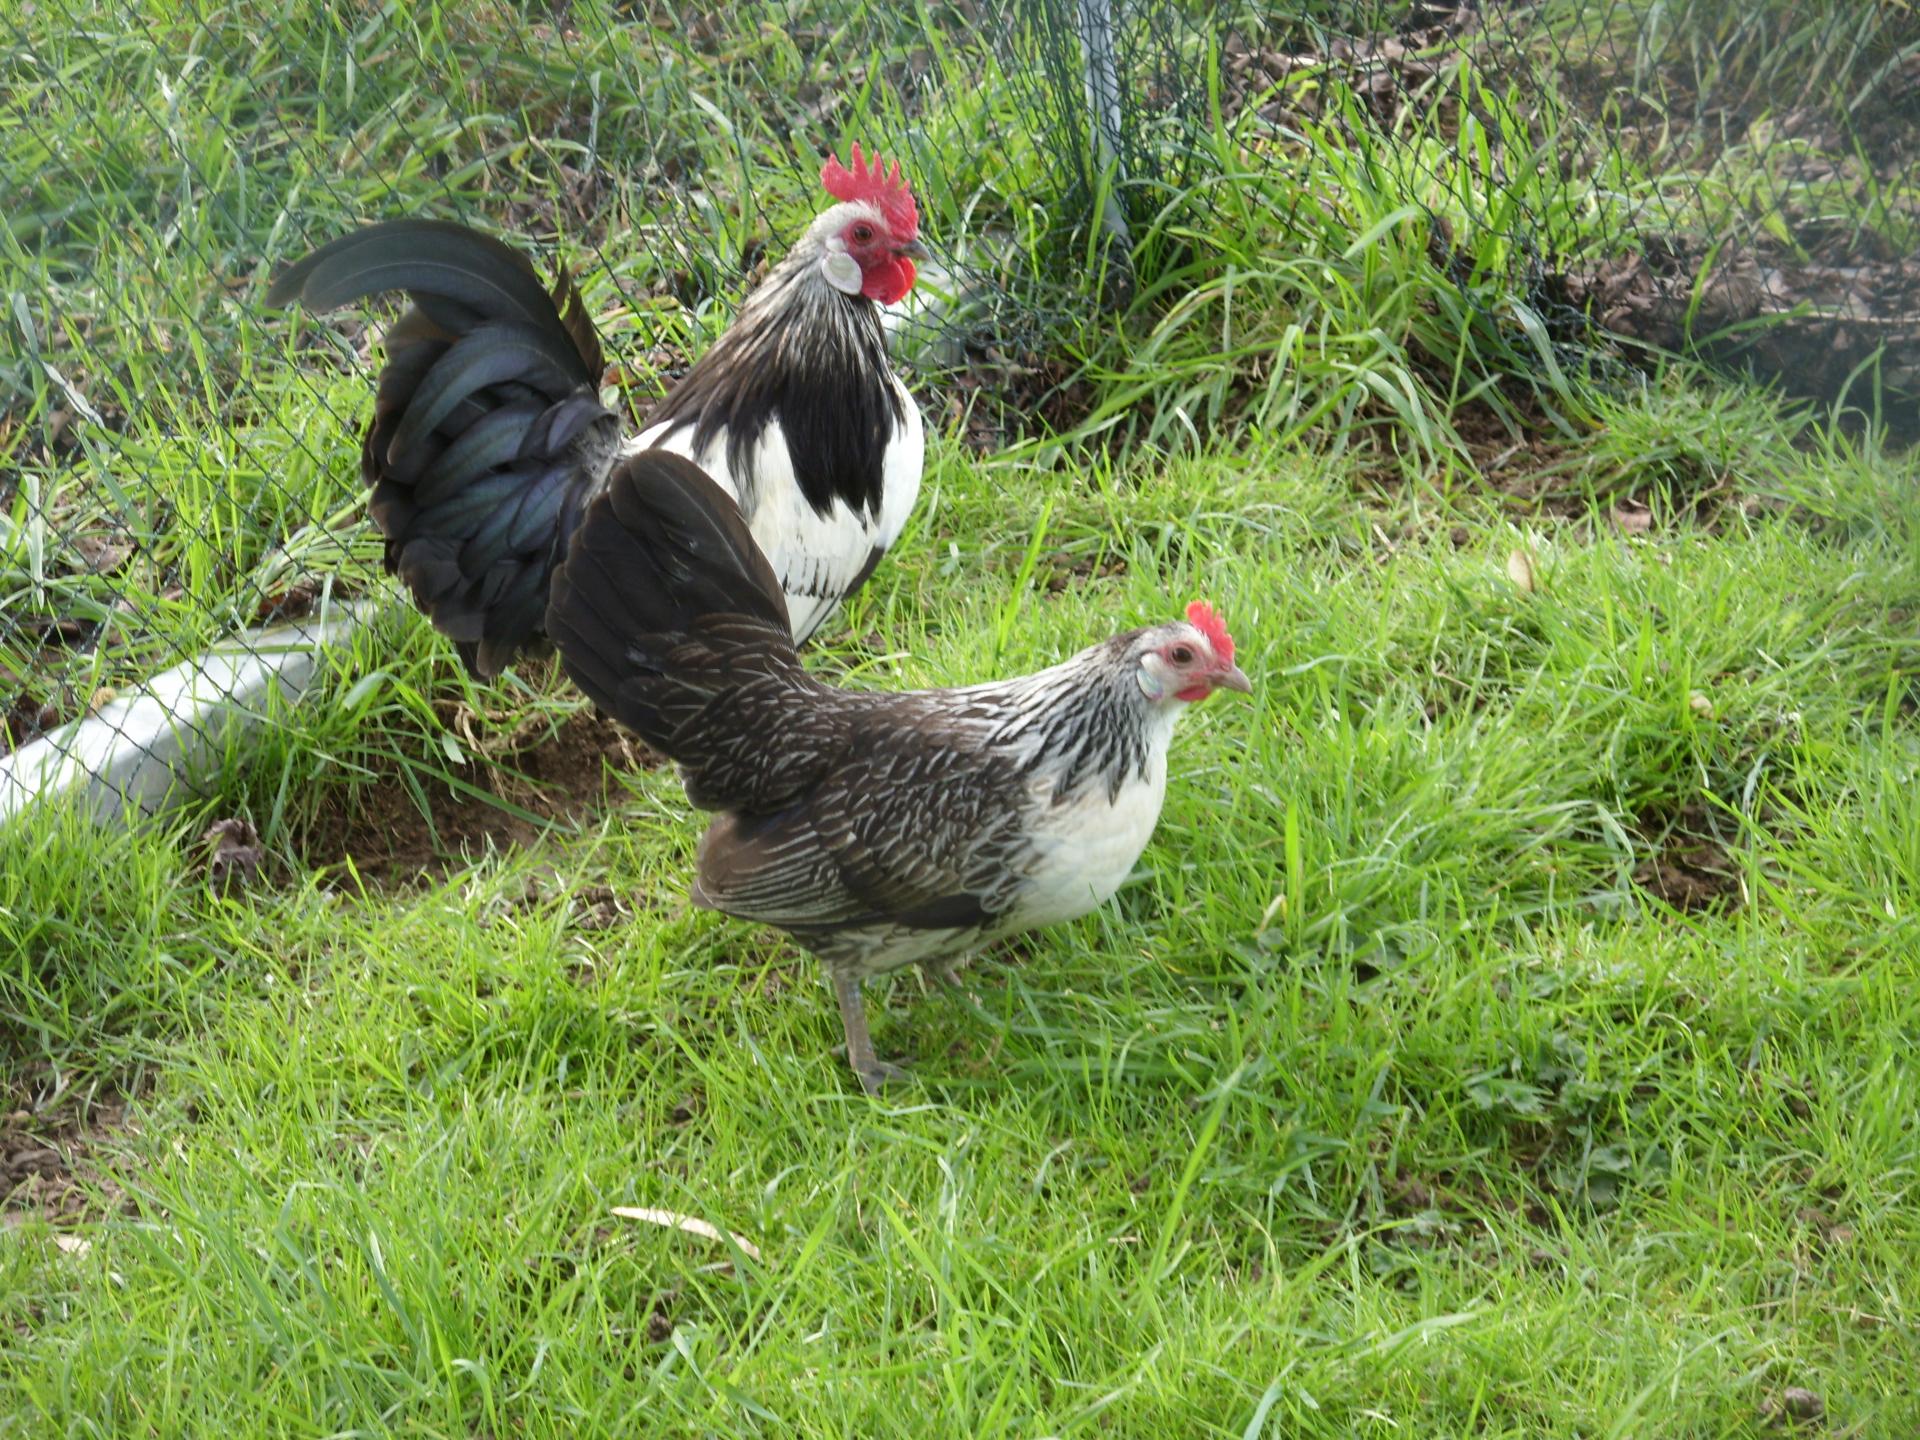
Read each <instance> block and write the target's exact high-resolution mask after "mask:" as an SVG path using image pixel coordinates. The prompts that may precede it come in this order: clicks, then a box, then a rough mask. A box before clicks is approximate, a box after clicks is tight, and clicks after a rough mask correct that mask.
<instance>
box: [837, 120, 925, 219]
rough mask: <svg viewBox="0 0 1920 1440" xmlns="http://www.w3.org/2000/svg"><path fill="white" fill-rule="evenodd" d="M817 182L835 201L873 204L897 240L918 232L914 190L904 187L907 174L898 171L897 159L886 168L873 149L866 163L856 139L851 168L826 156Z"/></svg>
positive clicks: (918, 215) (917, 213)
mask: <svg viewBox="0 0 1920 1440" xmlns="http://www.w3.org/2000/svg"><path fill="white" fill-rule="evenodd" d="M820 183H821V184H822V185H824V186H826V187H827V193H828V194H829V195H831V196H833V198H834V199H836V200H864V201H866V202H867V203H868V204H869V205H872V206H874V207H875V208H876V209H878V210H879V212H880V213H881V214H882V215H884V216H885V217H886V221H887V228H888V229H889V230H891V231H893V235H894V238H895V239H896V240H903V241H904V240H911V239H913V238H914V237H915V236H917V235H918V234H919V233H920V207H919V206H917V205H915V204H914V203H913V191H912V190H911V189H909V188H908V186H907V177H906V176H905V175H902V174H901V173H900V162H899V161H897V160H896V161H895V162H894V164H893V168H892V169H891V170H889V169H888V168H887V162H886V161H885V159H883V158H882V157H881V156H880V155H879V153H878V152H876V153H875V154H874V157H873V160H872V161H871V163H869V162H868V161H867V160H865V159H864V158H862V156H861V154H860V144H859V142H858V141H855V142H854V146H853V168H852V169H848V168H847V167H846V166H845V165H842V164H841V163H840V157H839V156H838V155H829V156H827V163H826V164H824V165H822V166H821V167H820Z"/></svg>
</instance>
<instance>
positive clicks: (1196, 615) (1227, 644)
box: [1187, 600, 1233, 665]
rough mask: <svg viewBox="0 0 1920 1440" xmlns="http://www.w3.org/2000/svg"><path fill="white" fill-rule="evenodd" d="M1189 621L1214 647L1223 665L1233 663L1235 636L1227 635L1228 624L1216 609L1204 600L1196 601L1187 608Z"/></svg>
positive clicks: (1214, 651)
mask: <svg viewBox="0 0 1920 1440" xmlns="http://www.w3.org/2000/svg"><path fill="white" fill-rule="evenodd" d="M1187 621H1188V623H1189V624H1191V625H1192V626H1193V628H1194V629H1196V630H1198V631H1199V632H1200V633H1201V634H1202V635H1204V636H1206V637H1207V644H1209V645H1211V646H1212V647H1213V653H1214V654H1215V655H1216V656H1217V657H1218V658H1219V660H1220V663H1221V664H1223V665H1230V664H1232V663H1233V636H1231V635H1229V634H1228V633H1227V622H1226V621H1224V620H1222V619H1221V618H1220V616H1219V615H1218V614H1217V613H1215V611H1214V608H1213V607H1212V606H1211V605H1209V604H1208V603H1207V602H1206V601H1204V600H1196V601H1194V602H1193V603H1192V604H1191V605H1189V606H1187Z"/></svg>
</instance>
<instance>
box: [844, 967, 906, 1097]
mask: <svg viewBox="0 0 1920 1440" xmlns="http://www.w3.org/2000/svg"><path fill="white" fill-rule="evenodd" d="M833 993H834V995H835V997H836V998H837V999H838V1000H839V1001H840V1024H841V1025H842V1027H844V1028H845V1030H846V1032H847V1064H849V1065H851V1066H852V1067H853V1073H854V1074H856V1075H858V1076H859V1077H860V1088H861V1089H863V1090H865V1091H866V1092H867V1093H868V1094H869V1095H878V1094H879V1093H880V1087H881V1086H883V1085H885V1084H886V1083H887V1082H888V1081H889V1080H899V1079H902V1078H904V1077H905V1075H906V1073H907V1072H906V1071H904V1070H902V1069H901V1068H900V1067H899V1066H898V1065H889V1064H887V1063H886V1061H884V1060H881V1059H880V1058H878V1057H877V1056H876V1055H875V1054H874V1053H873V1039H872V1037H871V1036H869V1035H868V1034H867V1007H866V1005H865V1004H864V1003H863V1002H862V1001H861V999H860V979H859V977H858V976H855V975H835V976H834V977H833Z"/></svg>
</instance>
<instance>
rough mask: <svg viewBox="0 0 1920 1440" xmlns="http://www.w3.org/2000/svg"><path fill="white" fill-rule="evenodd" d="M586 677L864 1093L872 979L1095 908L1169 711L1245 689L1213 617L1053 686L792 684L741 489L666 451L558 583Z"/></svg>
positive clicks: (1120, 855) (870, 1074) (1122, 855)
mask: <svg viewBox="0 0 1920 1440" xmlns="http://www.w3.org/2000/svg"><path fill="white" fill-rule="evenodd" d="M546 629H547V633H548V634H549V635H551V636H552V637H553V640H554V643H555V644H556V645H557V646H558V647H559V650H560V656H561V659H562V661H563V663H564V664H565V665H566V668H567V671H568V673H569V674H570V675H571V676H572V677H573V680H574V683H575V684H576V685H578V686H579V687H580V688H581V689H582V690H583V691H585V692H586V693H587V694H588V695H590V696H591V697H592V698H593V699H594V700H595V701H596V702H598V704H599V705H600V707H601V708H602V709H603V710H605V711H607V712H608V713H609V714H611V715H613V716H614V717H615V718H616V719H617V720H619V721H620V722H621V723H622V724H624V725H626V726H627V727H628V728H630V729H632V730H633V731H635V732H636V733H637V734H638V735H639V736H640V737H641V738H642V739H644V740H645V741H646V742H647V743H648V744H649V745H652V746H654V747H656V748H657V749H659V750H662V751H664V752H665V753H666V754H668V755H670V756H671V757H673V759H675V760H676V761H678V762H679V764H680V769H681V774H682V777H683V779H684V781H685V783H686V788H687V796H688V798H689V799H691V800H692V801H693V803H694V804H695V805H697V806H700V807H701V808H703V809H707V810H717V811H719V812H720V814H719V816H718V818H716V819H715V820H714V821H713V823H712V824H711V825H710V826H709V827H708V830H707V833H706V835H705V837H704V838H703V839H702V841H701V844H700V852H699V861H698V872H699V873H698V880H697V883H696V885H695V887H694V891H693V895H694V899H695V901H696V902H697V903H699V904H701V905H704V906H708V907H710V908H712V909H715V910H720V911H724V912H725V913H726V914H729V915H734V916H738V917H740V918H742V919H747V920H755V921H759V922H762V923H764V924H768V925H773V926H776V927H777V928H779V929H781V930H784V931H786V932H787V933H788V934H790V935H791V936H793V937H794V939H796V940H797V941H799V942H800V943H801V944H802V945H804V946H805V947H806V948H807V949H808V950H810V951H812V952H813V953H814V954H815V955H817V956H818V957H819V958H820V960H821V961H822V962H823V963H824V965H825V966H826V969H827V971H828V973H829V974H830V976H831V977H832V980H833V985H834V990H835V993H836V995H837V996H838V998H839V1003H840V1012H841V1020H842V1022H843V1024H844V1026H845V1029H846V1037H847V1053H848V1059H849V1061H850V1062H851V1064H852V1066H853V1069H854V1071H855V1073H856V1074H858V1075H859V1077H860V1080H861V1083H862V1084H863V1085H864V1086H866V1087H867V1088H868V1089H869V1090H874V1089H877V1088H878V1087H879V1086H880V1085H881V1084H883V1083H884V1082H885V1081H886V1080H887V1079H888V1078H889V1077H891V1076H892V1075H894V1074H895V1073H897V1072H896V1070H895V1068H894V1067H892V1066H889V1065H886V1064H884V1063H882V1062H881V1061H879V1060H878V1059H876V1058H875V1056H874V1053H873V1045H872V1042H871V1040H870V1039H869V1038H868V1034H867V1024H866V1016H865V1012H864V1009H863V1007H862V1004H861V999H860V985H861V982H862V981H863V980H864V979H865V978H866V977H867V976H869V975H874V974H878V973H881V972H883V971H887V970H893V969H897V968H899V967H900V966H903V965H908V964H914V963H918V964H920V965H921V966H923V967H925V968H926V969H927V971H928V973H929V974H931V975H933V976H934V977H935V978H937V979H940V980H943V981H945V980H947V979H948V978H949V977H948V975H947V969H948V966H949V965H950V964H951V963H952V961H953V960H954V959H956V958H957V957H958V956H959V955H961V954H962V953H964V952H966V951H967V950H970V949H973V948H975V947H977V946H980V945H983V944H987V943H989V942H991V941H993V940H995V939H998V938H1000V937H1001V936H1005V935H1009V934H1012V933H1014V932H1016V931H1020V930H1026V929H1031V928H1033V927H1035V926H1040V925H1050V924H1055V923H1057V922H1060V921H1064V920H1070V919H1073V918H1074V917H1076V916H1079V915H1084V914H1086V913H1087V912H1088V911H1090V910H1092V909H1094V908H1095V907H1096V906H1098V905H1100V904H1102V903H1103V902H1105V901H1106V899H1107V898H1108V897H1109V896H1111V895H1112V894H1113V892H1114V891H1115V890H1116V889H1117V888H1118V887H1119V885H1120V883H1121V881H1122V880H1124V879H1125V878H1126V877H1127V875H1128V874H1129V873H1130V872H1131V870H1132V869H1133V865H1134V862H1135V861H1136V860H1137V859H1138V858H1139V856H1140V852H1141V851H1142V849H1143V848H1144V847H1145V846H1146V843H1147V840H1148V839H1149V838H1150V837H1151V835H1152V834H1153V829H1154V825H1155V823H1156V822H1157V821H1158V819H1159V815H1160V806H1161V801H1162V799H1163V797H1164V796H1165V793H1166V783H1167V746H1168V742H1169V740H1170V739H1171V737H1172V734H1173V727H1174V724H1175V722H1176V721H1178V720H1179V718H1180V715H1181V713H1182V712H1183V711H1184V710H1185V709H1186V708H1187V706H1188V705H1189V704H1191V703H1193V702H1195V701H1199V700H1204V699H1206V698H1207V696H1208V695H1210V694H1212V693H1213V691H1214V690H1215V689H1217V688H1220V687H1223V686H1224V687H1226V688H1227V689H1231V690H1242V691H1244V690H1248V689H1250V688H1251V687H1250V686H1249V684H1248V681H1247V677H1246V676H1245V674H1243V673H1242V672H1241V670H1240V667H1239V666H1238V665H1236V664H1235V663H1234V658H1233V638H1232V636H1230V635H1229V634H1228V633H1227V629H1226V627H1225V625H1224V624H1222V623H1221V621H1220V619H1219V617H1218V616H1217V615H1215V614H1214V612H1213V611H1212V610H1211V609H1210V608H1209V607H1208V606H1207V605H1205V604H1204V603H1201V602H1197V601H1196V602H1195V603H1194V604H1193V605H1191V606H1189V607H1188V610H1187V619H1186V620H1185V621H1184V622H1180V621H1176V622H1174V623H1171V624H1166V625H1157V626H1154V627H1151V628H1149V629H1144V630H1133V631H1129V632H1127V633H1126V634H1124V635H1116V636H1115V637H1113V638H1112V639H1110V640H1107V641H1104V642H1102V643H1101V644H1099V645H1096V646H1094V647H1093V648H1092V649H1090V650H1085V651H1083V652H1081V653H1080V654H1078V655H1076V656H1074V657H1073V658H1072V659H1070V660H1067V661H1064V662H1063V663H1061V664H1059V665H1055V666H1053V667H1052V668H1051V669H1048V670H1042V671H1040V672H1039V673H1037V674H1033V675H1027V676H1024V677H1022V678H1020V679H1017V680H1008V681H1003V682H1000V683H997V684H990V685H974V686H968V687H966V688H964V689H957V690H923V691H912V692H907V693H895V694H884V693H871V692H860V691H852V690H841V689H837V688H835V687H833V686H831V685H827V684H824V683H822V682H821V681H818V680H816V679H814V678H813V677H812V676H810V675H808V674H807V672H806V671H805V670H804V669H802V668H801V665H800V661H799V658H798V656H797V654H796V653H795V649H794V644H793V640H792V637H791V628H790V626H789V624H788V617H787V611H786V602H785V597H784V595H783V593H782V586H781V583H780V581H779V579H778V578H777V576H776V575H775V574H774V572H773V570H772V569H771V568H770V567H769V566H768V564H767V561H766V560H765V558H764V557H762V556H761V555H760V553H759V551H758V550H757V549H756V548H755V546H754V542H753V537H752V536H751V535H750V534H749V533H748V531H747V529H746V527H745V526H744V525H742V524H741V522H740V517H739V515H738V513H737V512H736V511H735V509H734V507H733V505H732V504H731V503H730V501H729V497H728V496H727V494H726V493H725V492H724V491H723V490H721V489H720V488H719V487H718V486H716V485H715V484H714V483H713V482H712V481H711V480H709V479H708V478H707V477H706V476H705V475H704V474H702V473H701V472H700V470H699V469H698V468H696V467H695V466H693V465H691V464H689V463H687V462H686V461H685V460H683V459H681V458H679V457H677V456H670V455H665V454H662V453H660V452H658V451H654V452H649V453H645V454H641V455H637V456H634V457H633V458H631V459H629V460H627V461H625V462H624V463H623V464H621V465H620V466H618V467H617V468H616V469H615V470H614V472H613V474H612V476H611V479H610V480H609V482H608V484H607V486H606V488H605V490H604V492H603V493H602V494H601V495H600V496H598V497H597V498H596V499H595V500H594V501H593V503H592V504H591V505H590V506H589V507H588V509H587V512H586V514H585V517H584V519H583V521H582V523H581V526H580V528H579V529H578V531H577V532H576V534H575V536H574V541H573V544H572V546H571V547H570V549H569V550H568V553H567V557H566V560H565V562H564V564H562V566H561V567H560V569H559V572H558V573H557V574H556V576H555V577H554V582H553V588H552V601H551V604H550V605H549V607H548V610H547V616H546Z"/></svg>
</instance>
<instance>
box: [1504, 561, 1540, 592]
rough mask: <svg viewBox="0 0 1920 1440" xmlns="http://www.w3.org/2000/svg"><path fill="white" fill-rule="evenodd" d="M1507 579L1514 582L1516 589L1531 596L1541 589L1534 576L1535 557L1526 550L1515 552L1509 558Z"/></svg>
mask: <svg viewBox="0 0 1920 1440" xmlns="http://www.w3.org/2000/svg"><path fill="white" fill-rule="evenodd" d="M1507 578H1508V579H1509V580H1511V581H1513V584H1514V588H1515V589H1517V590H1523V591H1525V592H1526V593H1527V594H1529V595H1531V594H1533V592H1534V591H1535V590H1537V589H1539V588H1540V587H1539V584H1538V582H1537V581H1536V580H1535V579H1534V575H1533V557H1532V556H1531V555H1529V554H1527V552H1526V551H1525V550H1515V551H1514V552H1513V553H1512V554H1511V555H1509V556H1507Z"/></svg>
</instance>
